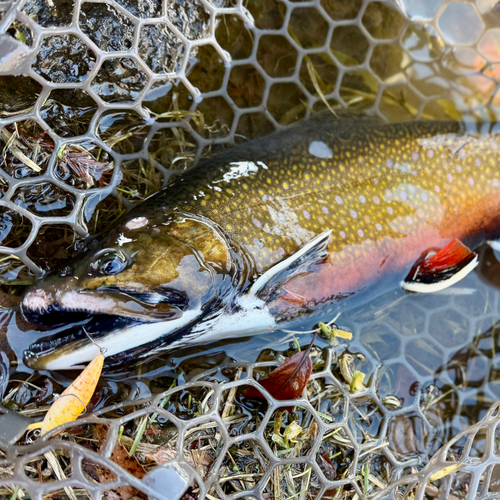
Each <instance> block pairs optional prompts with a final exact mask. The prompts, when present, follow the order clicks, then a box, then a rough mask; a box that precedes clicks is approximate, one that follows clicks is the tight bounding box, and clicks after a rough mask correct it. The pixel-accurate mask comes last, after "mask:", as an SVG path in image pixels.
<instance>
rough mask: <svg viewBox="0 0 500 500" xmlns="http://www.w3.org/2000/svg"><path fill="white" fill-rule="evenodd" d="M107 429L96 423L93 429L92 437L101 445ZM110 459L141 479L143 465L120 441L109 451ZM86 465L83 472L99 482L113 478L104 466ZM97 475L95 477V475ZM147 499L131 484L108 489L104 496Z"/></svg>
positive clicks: (116, 499) (123, 499)
mask: <svg viewBox="0 0 500 500" xmlns="http://www.w3.org/2000/svg"><path fill="white" fill-rule="evenodd" d="M107 432H108V429H107V427H106V426H105V425H100V424H99V425H96V426H95V431H94V438H95V439H97V440H98V441H99V443H100V445H101V447H102V446H103V445H104V443H105V441H106V436H107ZM110 458H111V460H112V461H113V462H115V464H117V465H119V466H120V467H121V468H122V469H124V470H126V471H127V472H129V473H130V474H132V475H133V476H135V477H137V478H138V479H142V478H143V477H144V476H145V475H146V471H145V470H144V467H143V466H142V465H141V464H140V463H139V461H138V460H137V458H136V457H135V456H131V455H130V454H129V452H128V451H127V448H125V446H123V445H122V444H121V443H119V442H117V443H116V445H115V448H114V450H113V452H112V453H111V457H110ZM91 464H92V465H87V467H88V470H87V469H85V468H84V470H85V472H87V474H89V475H90V476H92V477H93V478H94V479H95V480H96V481H98V482H99V483H109V482H110V481H112V480H113V479H114V478H115V475H114V473H113V472H111V471H110V470H109V469H106V468H105V467H102V466H100V465H97V464H94V463H93V462H91ZM95 476H97V479H96V477H95ZM134 496H135V497H139V498H143V499H144V500H146V499H147V497H146V495H144V494H143V493H141V492H140V491H138V490H137V489H136V488H134V487H133V486H120V487H119V488H116V489H115V490H110V491H108V492H106V498H107V499H109V500H130V499H131V498H132V497H134Z"/></svg>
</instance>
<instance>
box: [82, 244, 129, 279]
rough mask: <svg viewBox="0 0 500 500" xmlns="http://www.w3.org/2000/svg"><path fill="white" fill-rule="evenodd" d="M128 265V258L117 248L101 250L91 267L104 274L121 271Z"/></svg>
mask: <svg viewBox="0 0 500 500" xmlns="http://www.w3.org/2000/svg"><path fill="white" fill-rule="evenodd" d="M126 267H127V258H126V257H125V255H123V253H122V252H117V251H115V250H105V251H103V252H99V254H98V255H96V257H95V259H94V261H93V262H92V264H91V268H92V269H93V270H94V271H98V272H99V274H102V275H103V276H109V275H112V274H118V273H121V272H122V271H123V270H124V269H125V268H126Z"/></svg>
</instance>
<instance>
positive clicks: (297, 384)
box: [244, 339, 314, 401]
mask: <svg viewBox="0 0 500 500" xmlns="http://www.w3.org/2000/svg"><path fill="white" fill-rule="evenodd" d="M313 343H314V339H313V341H312V342H311V344H310V345H309V347H308V348H307V349H306V350H305V351H301V352H297V353H295V354H294V355H293V356H291V357H289V358H288V359H287V360H286V361H285V362H284V363H283V364H282V365H281V366H278V368H276V370H273V371H272V372H271V373H270V374H269V376H268V377H267V378H264V379H262V380H259V384H260V385H261V386H262V387H264V388H265V389H266V390H267V391H268V392H269V394H271V396H273V397H274V398H275V399H277V400H279V401H284V400H287V399H297V398H300V396H301V395H302V392H303V391H304V388H305V386H306V385H307V382H308V381H309V378H310V377H311V373H312V368H313V364H312V360H311V357H310V352H311V347H312V345H313ZM244 395H245V397H247V398H249V399H265V398H264V396H263V394H262V393H261V392H260V391H259V390H258V389H256V388H254V387H249V388H248V389H246V390H245V392H244Z"/></svg>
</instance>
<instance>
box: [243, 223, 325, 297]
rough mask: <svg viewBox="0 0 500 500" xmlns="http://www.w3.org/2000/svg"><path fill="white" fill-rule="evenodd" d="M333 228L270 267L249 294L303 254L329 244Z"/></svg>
mask: <svg viewBox="0 0 500 500" xmlns="http://www.w3.org/2000/svg"><path fill="white" fill-rule="evenodd" d="M332 234H333V230H332V229H328V230H326V231H323V232H322V233H320V234H318V235H317V236H315V237H314V238H312V239H310V240H309V241H308V242H307V243H306V244H305V245H304V246H303V247H302V248H300V249H299V250H297V251H296V252H295V253H294V254H292V255H290V257H287V258H286V259H285V260H282V261H281V262H278V263H277V264H275V265H274V266H273V267H271V268H270V269H268V270H267V271H266V272H265V273H264V274H263V275H262V276H259V278H257V280H256V281H255V283H254V284H253V285H252V286H251V288H250V290H249V291H248V295H250V296H252V295H257V294H258V293H259V292H260V291H261V290H262V289H263V288H264V287H265V286H266V284H267V283H269V281H270V280H272V279H273V278H274V277H275V276H276V275H277V274H279V273H281V272H282V271H283V270H284V269H286V268H287V267H289V266H290V265H291V264H292V263H293V262H295V261H296V260H297V259H300V258H301V257H302V256H303V255H305V254H306V253H308V252H310V251H311V249H312V248H314V247H317V246H321V245H325V246H327V245H328V244H329V243H330V241H331V240H332Z"/></svg>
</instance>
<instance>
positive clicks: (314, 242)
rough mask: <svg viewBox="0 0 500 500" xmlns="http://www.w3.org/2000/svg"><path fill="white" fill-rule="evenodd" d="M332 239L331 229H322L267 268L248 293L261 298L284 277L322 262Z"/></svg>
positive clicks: (271, 290) (268, 293)
mask: <svg viewBox="0 0 500 500" xmlns="http://www.w3.org/2000/svg"><path fill="white" fill-rule="evenodd" d="M331 241H332V230H331V229H329V230H327V231H323V232H322V233H321V234H318V235H317V236H315V237H314V238H312V239H311V240H310V241H308V242H307V243H306V244H305V245H304V246H303V247H302V248H300V249H299V250H298V251H297V252H295V253H294V254H293V255H290V257H288V258H286V259H285V260H283V261H281V262H279V263H278V264H276V265H274V266H273V267H271V268H270V269H268V270H267V271H266V272H265V273H264V274H263V275H262V276H260V277H259V278H258V279H257V280H256V281H255V283H254V284H253V285H252V287H251V288H250V290H249V292H248V294H249V295H250V296H252V295H253V296H255V297H259V298H262V297H263V296H268V295H270V294H271V293H272V292H273V291H275V290H276V289H277V288H279V286H280V284H281V283H282V282H283V281H284V280H285V279H286V280H287V281H288V280H290V278H291V277H293V276H294V275H298V274H300V273H303V272H304V271H306V270H307V269H308V268H309V267H310V266H311V265H313V264H318V263H320V262H323V261H324V260H325V259H326V258H327V257H328V253H329V252H328V245H329V244H330V243H331Z"/></svg>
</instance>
